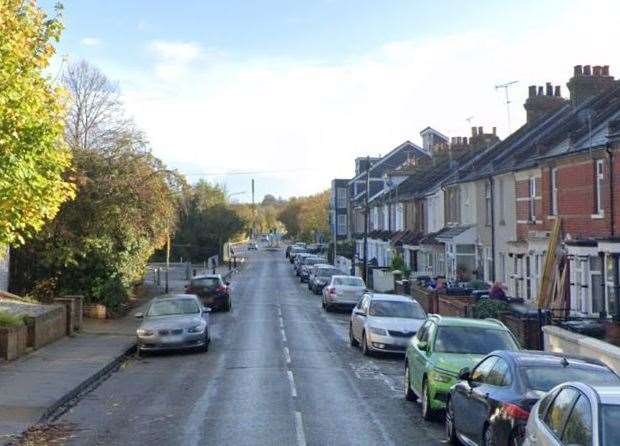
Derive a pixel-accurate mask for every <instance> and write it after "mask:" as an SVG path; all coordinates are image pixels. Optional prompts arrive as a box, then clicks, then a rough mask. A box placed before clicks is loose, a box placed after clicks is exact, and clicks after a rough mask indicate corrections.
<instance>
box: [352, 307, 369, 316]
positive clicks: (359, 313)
mask: <svg viewBox="0 0 620 446" xmlns="http://www.w3.org/2000/svg"><path fill="white" fill-rule="evenodd" d="M353 314H357V315H358V316H366V313H364V311H363V310H361V309H359V308H355V309H354V310H353Z"/></svg>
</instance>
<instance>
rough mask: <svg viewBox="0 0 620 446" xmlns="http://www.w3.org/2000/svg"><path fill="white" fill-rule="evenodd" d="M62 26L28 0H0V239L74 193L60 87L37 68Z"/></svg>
mask: <svg viewBox="0 0 620 446" xmlns="http://www.w3.org/2000/svg"><path fill="white" fill-rule="evenodd" d="M61 31H62V24H61V23H60V20H59V18H58V17H54V18H49V17H47V16H46V14H45V13H44V12H43V11H42V10H41V9H40V8H38V7H37V6H36V4H35V3H34V2H28V1H23V0H0V172H2V174H1V175H0V215H1V217H0V245H3V244H4V245H6V244H13V245H16V244H21V243H23V242H24V241H25V239H27V238H28V237H31V236H33V235H34V234H35V233H36V232H37V231H39V230H40V229H41V228H42V227H43V225H44V224H45V222H47V221H49V220H51V219H52V218H54V216H55V215H56V214H57V212H58V210H59V209H60V206H61V205H62V203H63V202H65V201H66V200H68V199H70V198H72V197H73V196H74V189H73V186H72V184H71V182H70V181H68V180H67V178H66V177H65V175H64V174H65V171H66V170H67V168H69V166H70V163H71V155H70V153H69V151H68V150H66V145H65V144H64V143H63V139H62V135H63V119H64V114H65V109H64V106H63V102H62V94H61V90H60V89H59V88H55V87H53V86H52V84H51V83H50V81H49V79H48V78H47V77H46V76H44V75H43V70H44V69H45V68H47V66H48V65H49V60H50V58H51V56H52V55H53V54H54V46H53V42H55V41H58V38H59V37H60V34H61Z"/></svg>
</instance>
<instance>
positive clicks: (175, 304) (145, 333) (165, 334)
mask: <svg viewBox="0 0 620 446" xmlns="http://www.w3.org/2000/svg"><path fill="white" fill-rule="evenodd" d="M209 311H211V310H210V309H208V308H205V307H203V306H202V305H201V303H200V301H199V300H198V298H197V297H196V296H193V295H190V294H175V295H165V296H162V297H156V298H154V299H153V300H151V302H149V304H148V306H147V308H146V311H145V312H144V313H136V318H138V319H142V323H141V324H140V326H139V327H138V329H137V330H136V336H137V345H138V351H139V352H147V351H158V350H174V349H187V348H198V349H202V350H203V351H207V350H208V349H209V342H210V337H209V317H208V315H209Z"/></svg>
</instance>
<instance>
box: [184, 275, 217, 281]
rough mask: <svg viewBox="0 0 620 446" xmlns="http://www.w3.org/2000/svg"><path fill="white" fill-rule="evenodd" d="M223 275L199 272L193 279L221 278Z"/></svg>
mask: <svg viewBox="0 0 620 446" xmlns="http://www.w3.org/2000/svg"><path fill="white" fill-rule="evenodd" d="M221 278H222V275H221V274H199V275H197V276H194V277H192V279H191V280H194V279H221Z"/></svg>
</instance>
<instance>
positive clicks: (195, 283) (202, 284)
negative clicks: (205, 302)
mask: <svg viewBox="0 0 620 446" xmlns="http://www.w3.org/2000/svg"><path fill="white" fill-rule="evenodd" d="M219 285H220V279H218V278H217V277H203V278H201V279H193V280H192V288H202V289H205V290H214V289H215V288H217V287H218V286H219Z"/></svg>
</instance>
